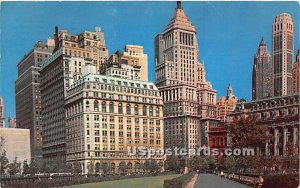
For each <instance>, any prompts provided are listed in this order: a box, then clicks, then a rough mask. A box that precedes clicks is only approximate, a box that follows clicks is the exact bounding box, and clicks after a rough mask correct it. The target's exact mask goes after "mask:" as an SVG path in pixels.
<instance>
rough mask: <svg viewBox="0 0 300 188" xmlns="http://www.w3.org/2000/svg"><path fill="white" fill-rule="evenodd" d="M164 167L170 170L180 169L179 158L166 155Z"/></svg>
mask: <svg viewBox="0 0 300 188" xmlns="http://www.w3.org/2000/svg"><path fill="white" fill-rule="evenodd" d="M165 165H166V169H167V170H170V171H179V170H180V161H179V158H178V157H177V156H175V155H171V156H168V158H167V160H166V162H165Z"/></svg>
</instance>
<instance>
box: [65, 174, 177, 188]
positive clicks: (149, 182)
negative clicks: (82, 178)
mask: <svg viewBox="0 0 300 188" xmlns="http://www.w3.org/2000/svg"><path fill="white" fill-rule="evenodd" d="M178 176H180V174H174V175H165V176H153V177H144V178H130V179H124V180H115V181H104V182H99V183H88V184H80V185H72V186H67V187H64V188H99V187H100V188H116V187H122V188H143V187H145V188H162V187H163V184H164V180H166V179H172V178H175V177H178Z"/></svg>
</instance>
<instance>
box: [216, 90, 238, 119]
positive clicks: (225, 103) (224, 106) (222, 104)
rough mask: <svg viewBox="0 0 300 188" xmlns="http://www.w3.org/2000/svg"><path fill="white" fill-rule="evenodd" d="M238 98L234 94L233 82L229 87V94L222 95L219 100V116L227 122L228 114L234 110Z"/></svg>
mask: <svg viewBox="0 0 300 188" xmlns="http://www.w3.org/2000/svg"><path fill="white" fill-rule="evenodd" d="M237 100H238V99H237V98H236V97H235V96H234V94H233V89H232V86H231V84H229V85H228V88H227V96H226V97H223V96H222V97H220V98H219V100H218V101H217V117H218V119H220V120H221V121H222V122H226V119H227V114H228V113H230V112H231V111H233V110H234V108H235V105H236V103H237Z"/></svg>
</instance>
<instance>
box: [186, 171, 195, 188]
mask: <svg viewBox="0 0 300 188" xmlns="http://www.w3.org/2000/svg"><path fill="white" fill-rule="evenodd" d="M197 177H198V174H195V176H194V177H193V178H192V179H191V181H189V182H188V183H187V184H186V186H185V187H184V188H193V187H194V185H195V183H196V180H197Z"/></svg>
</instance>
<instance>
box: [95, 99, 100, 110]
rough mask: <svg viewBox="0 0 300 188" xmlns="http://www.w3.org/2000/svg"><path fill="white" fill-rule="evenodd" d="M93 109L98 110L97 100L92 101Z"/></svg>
mask: <svg viewBox="0 0 300 188" xmlns="http://www.w3.org/2000/svg"><path fill="white" fill-rule="evenodd" d="M94 111H99V103H98V101H97V100H95V101H94Z"/></svg>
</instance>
